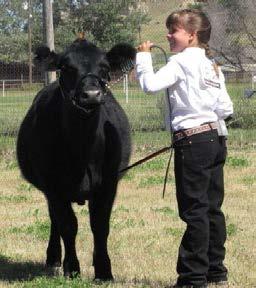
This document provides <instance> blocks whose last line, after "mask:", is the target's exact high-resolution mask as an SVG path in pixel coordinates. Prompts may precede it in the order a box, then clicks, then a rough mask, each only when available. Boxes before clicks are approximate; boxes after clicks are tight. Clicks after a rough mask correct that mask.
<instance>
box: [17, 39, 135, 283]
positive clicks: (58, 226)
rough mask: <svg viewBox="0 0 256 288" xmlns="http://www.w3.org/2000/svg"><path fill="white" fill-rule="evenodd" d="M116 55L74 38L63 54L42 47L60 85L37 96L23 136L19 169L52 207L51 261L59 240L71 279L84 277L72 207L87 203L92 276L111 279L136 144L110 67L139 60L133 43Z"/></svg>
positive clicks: (43, 60) (57, 258) (56, 260)
mask: <svg viewBox="0 0 256 288" xmlns="http://www.w3.org/2000/svg"><path fill="white" fill-rule="evenodd" d="M118 47H120V48H121V49H119V48H118ZM123 47H126V49H123ZM113 49H114V55H115V57H114V59H113V53H112V52H111V50H110V51H109V52H108V53H105V52H103V51H102V50H100V49H99V48H97V47H96V46H95V45H93V44H91V43H89V42H87V41H86V40H76V41H75V42H74V43H73V44H72V45H71V46H70V47H68V48H67V49H66V51H64V52H63V53H61V54H56V53H55V52H53V51H50V50H49V49H48V48H47V47H41V48H39V49H37V51H36V57H35V62H36V63H39V64H42V65H43V66H44V68H45V69H46V70H60V79H59V81H56V82H54V83H52V84H50V85H49V86H47V87H45V88H44V89H42V90H41V91H40V92H39V93H38V94H37V96H36V97H35V99H34V101H33V104H32V106H31V108H30V109H29V111H28V113H27V115H26V116H25V119H24V120H23V122H22V124H21V127H20V130H19V135H18V141H17V157H18V163H19V167H20V169H21V171H22V174H23V176H24V177H25V179H26V180H27V181H29V182H30V183H32V184H33V185H34V186H35V187H37V188H38V189H39V190H41V191H42V192H43V193H44V194H45V196H46V198H47V202H48V207H49V215H50V219H51V232H50V238H49V243H48V248H47V259H46V263H47V265H48V266H60V265H61V261H62V259H61V258H62V257H61V243H60V239H61V238H62V239H63V242H64V247H65V256H64V261H63V268H64V275H66V276H72V275H75V274H79V273H80V267H79V261H78V259H77V256H76V248H75V238H76V234H77V219H76V216H75V214H74V212H73V209H72V206H71V203H72V202H77V203H78V204H84V203H85V200H88V205H89V214H90V224H91V229H92V232H93V237H94V253H93V265H94V269H95V278H98V279H101V280H109V279H112V278H113V276H112V272H111V264H110V259H109V256H108V252H107V238H108V234H109V219H110V214H111V209H112V205H113V201H114V198H115V195H116V189H117V184H118V180H119V178H120V175H119V172H118V171H119V170H120V169H122V168H125V167H126V166H127V164H128V161H129V157H130V150H131V146H130V129H129V124H128V121H127V117H126V115H125V113H124V111H123V109H122V108H121V107H120V105H119V104H118V103H117V101H116V100H115V98H114V97H113V95H112V93H111V91H110V90H109V89H108V88H107V87H106V85H105V84H106V82H107V81H108V79H109V72H110V70H111V67H114V68H113V69H115V70H116V69H117V67H118V65H119V64H120V65H121V64H122V63H117V60H116V55H117V53H120V55H119V57H120V59H123V60H125V59H126V60H132V59H133V58H134V56H135V51H134V49H133V48H132V47H130V46H128V45H125V46H124V45H123V44H122V45H121V46H115V47H113ZM118 51H119V52H118ZM120 61H121V60H120ZM113 63H114V64H113Z"/></svg>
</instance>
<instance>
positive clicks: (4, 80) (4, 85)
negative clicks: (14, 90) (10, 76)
mask: <svg viewBox="0 0 256 288" xmlns="http://www.w3.org/2000/svg"><path fill="white" fill-rule="evenodd" d="M4 96H5V80H3V97H4Z"/></svg>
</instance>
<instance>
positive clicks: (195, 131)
mask: <svg viewBox="0 0 256 288" xmlns="http://www.w3.org/2000/svg"><path fill="white" fill-rule="evenodd" d="M217 128H218V125H217V123H216V122H212V123H207V124H203V125H200V126H196V127H193V128H189V129H186V130H181V131H177V132H174V134H173V140H174V142H175V141H179V140H181V139H183V138H186V137H189V136H192V135H195V134H199V133H203V132H206V131H211V130H215V129H217Z"/></svg>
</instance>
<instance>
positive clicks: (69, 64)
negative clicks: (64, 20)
mask: <svg viewBox="0 0 256 288" xmlns="http://www.w3.org/2000/svg"><path fill="white" fill-rule="evenodd" d="M135 53H136V50H135V49H134V48H133V47H132V46H130V45H128V44H117V45H116V46H114V47H113V48H112V49H111V50H110V51H109V52H107V53H106V52H104V51H102V50H101V49H99V48H97V47H96V46H95V45H94V44H92V43H90V42H88V41H87V40H84V39H78V40H76V41H75V42H73V43H72V44H71V45H70V46H69V47H68V48H67V49H66V50H65V51H64V52H63V53H60V54H57V53H55V52H54V51H50V49H49V48H48V47H45V46H43V47H39V48H38V49H37V50H36V52H35V54H36V57H35V61H34V62H35V63H36V64H37V63H39V64H43V67H44V69H45V70H46V71H55V70H59V71H60V78H59V84H60V89H61V93H62V96H63V97H65V98H66V99H69V100H71V101H72V103H73V105H75V106H77V107H79V108H81V109H83V110H84V111H87V112H88V111H92V110H94V109H95V108H97V107H99V104H102V103H104V101H105V97H107V96H106V95H107V93H106V92H107V89H108V88H107V83H108V81H110V75H109V73H110V71H113V70H122V68H123V67H124V66H125V65H126V63H132V61H133V60H134V58H135Z"/></svg>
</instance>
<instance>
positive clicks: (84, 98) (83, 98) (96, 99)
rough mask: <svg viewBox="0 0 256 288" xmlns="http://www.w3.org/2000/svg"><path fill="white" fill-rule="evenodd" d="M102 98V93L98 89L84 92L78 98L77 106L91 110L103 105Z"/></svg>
mask: <svg viewBox="0 0 256 288" xmlns="http://www.w3.org/2000/svg"><path fill="white" fill-rule="evenodd" d="M103 97H104V94H103V91H102V90H100V89H90V90H84V91H83V93H81V94H80V95H79V96H78V99H77V104H78V105H80V106H82V107H83V106H85V107H87V108H89V107H92V108H93V107H96V106H98V105H100V104H103V103H104V99H103Z"/></svg>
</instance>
